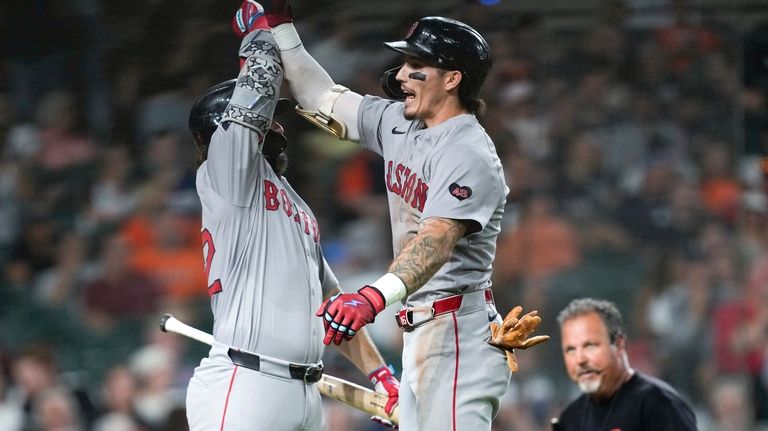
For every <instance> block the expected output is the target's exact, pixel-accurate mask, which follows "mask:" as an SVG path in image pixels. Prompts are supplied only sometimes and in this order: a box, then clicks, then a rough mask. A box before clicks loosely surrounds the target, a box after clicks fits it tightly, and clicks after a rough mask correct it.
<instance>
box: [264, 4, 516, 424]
mask: <svg viewBox="0 0 768 431" xmlns="http://www.w3.org/2000/svg"><path fill="white" fill-rule="evenodd" d="M266 14H267V20H268V21H269V23H270V25H271V26H272V27H273V34H274V36H275V41H276V42H277V44H278V46H279V47H280V51H281V52H280V55H281V57H282V59H283V66H284V69H285V77H286V81H287V82H289V83H290V86H291V91H292V93H293V95H294V97H295V98H296V99H297V100H298V101H299V103H300V104H301V106H302V107H303V111H301V112H300V113H302V114H303V115H304V116H305V117H307V118H308V119H309V120H310V121H312V122H313V123H315V124H316V125H318V126H320V127H322V128H324V129H325V130H326V131H328V132H330V133H333V134H335V135H336V136H338V137H339V138H342V139H349V140H354V141H359V142H360V144H361V145H362V146H363V147H364V148H366V149H369V150H371V151H373V152H375V153H377V154H379V155H380V156H381V157H383V158H384V162H385V170H384V172H383V175H384V178H385V181H386V187H387V190H388V200H389V208H390V220H391V223H392V233H393V251H394V256H395V258H394V261H393V262H392V264H391V265H390V267H389V270H388V272H387V273H386V274H384V275H383V276H382V277H381V278H379V279H378V280H375V281H372V282H371V284H370V285H366V286H363V287H362V288H360V289H359V290H358V291H357V292H354V293H343V294H339V295H334V296H333V297H331V298H329V299H328V300H326V301H325V302H324V303H323V305H322V307H320V308H319V309H318V312H317V315H318V316H319V317H321V318H322V319H323V322H324V324H325V328H326V335H325V339H324V342H325V343H326V344H330V343H334V344H340V343H342V341H343V340H354V338H353V337H356V335H355V334H357V333H358V332H359V331H360V328H362V327H363V325H365V324H368V323H372V322H373V321H374V319H375V317H376V315H377V314H378V313H380V312H381V311H382V310H383V309H384V308H385V307H387V306H389V305H391V304H395V303H402V304H403V305H404V307H403V308H402V309H401V310H400V311H399V313H398V315H397V317H398V324H399V325H400V326H401V327H402V328H403V329H404V348H403V356H402V363H403V374H402V377H401V383H402V385H401V387H400V427H401V429H403V430H419V431H425V430H439V431H445V430H471V431H478V430H490V429H491V420H492V418H493V417H494V416H495V415H496V413H497V411H498V408H499V399H500V398H501V396H502V395H503V394H504V393H505V392H506V390H507V387H508V384H509V379H510V369H509V368H508V367H507V366H506V357H505V354H504V351H503V350H502V349H499V348H497V347H494V346H492V345H490V344H488V343H487V341H488V340H489V339H490V337H491V331H490V329H489V322H496V323H500V322H501V318H500V316H499V315H498V314H497V313H496V310H495V307H494V304H493V295H492V293H491V289H490V287H491V281H490V278H491V263H492V261H493V257H494V254H495V251H496V237H497V236H498V234H499V231H500V222H501V217H502V212H503V208H504V203H505V199H506V194H507V192H508V189H507V187H506V185H505V183H504V174H503V171H502V166H501V163H500V162H499V158H498V157H497V154H496V149H495V147H494V144H493V142H492V141H491V139H490V138H489V137H488V135H487V134H486V133H485V131H484V129H483V128H482V127H481V126H480V124H479V123H478V120H477V118H476V115H477V114H478V113H480V112H481V111H482V109H483V102H482V101H481V100H480V99H478V94H479V92H480V88H481V86H482V84H483V81H484V79H485V77H486V75H487V73H488V70H489V69H490V67H491V55H490V50H489V47H488V44H487V43H486V41H485V40H484V39H483V37H482V36H481V35H480V34H479V33H478V32H477V31H475V30H474V29H473V28H471V27H470V26H468V25H466V24H464V23H462V22H459V21H455V20H451V19H447V18H441V17H426V18H422V19H419V20H418V21H417V22H416V23H415V24H414V25H413V26H412V27H411V29H410V31H409V32H408V34H407V35H406V37H405V39H404V40H401V41H397V42H389V43H387V44H386V45H387V47H389V48H390V49H393V50H395V51H397V52H399V53H402V54H403V55H404V56H405V57H404V62H403V64H402V66H400V67H397V68H395V69H392V70H389V71H387V72H385V73H384V76H383V79H382V83H383V87H384V90H385V92H386V93H387V94H388V95H389V96H390V97H391V99H382V98H379V97H374V96H365V97H363V96H361V95H359V94H356V93H354V92H352V91H349V90H348V89H347V88H345V87H343V86H340V85H336V84H335V83H334V82H333V81H332V80H331V78H330V76H329V75H328V74H327V73H326V72H325V71H324V70H323V69H322V68H321V66H320V65H318V64H317V63H316V62H315V61H314V59H313V58H312V57H311V56H310V55H309V53H308V52H307V51H306V49H305V48H304V47H303V45H302V42H301V40H300V38H299V35H298V33H297V32H296V29H295V28H294V26H293V24H292V20H293V17H292V14H291V10H290V6H289V4H288V2H287V1H284V0H274V1H271V2H270V3H268V8H267V11H266Z"/></svg>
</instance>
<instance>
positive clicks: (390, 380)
mask: <svg viewBox="0 0 768 431" xmlns="http://www.w3.org/2000/svg"><path fill="white" fill-rule="evenodd" d="M393 372H394V370H393V369H392V368H390V367H388V366H386V365H382V366H381V367H379V368H377V369H376V370H374V371H373V372H372V373H371V374H368V380H370V381H371V383H373V387H374V388H376V392H378V393H380V394H385V395H386V396H387V397H389V399H388V400H387V405H386V406H385V407H384V411H385V412H386V413H387V414H388V415H391V414H392V409H394V408H395V406H396V405H397V403H398V401H399V400H400V382H398V381H397V379H396V378H395V376H394V375H393Z"/></svg>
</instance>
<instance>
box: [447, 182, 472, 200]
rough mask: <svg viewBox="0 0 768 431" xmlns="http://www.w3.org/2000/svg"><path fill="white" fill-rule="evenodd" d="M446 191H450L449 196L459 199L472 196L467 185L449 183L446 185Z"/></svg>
mask: <svg viewBox="0 0 768 431" xmlns="http://www.w3.org/2000/svg"><path fill="white" fill-rule="evenodd" d="M448 191H449V192H451V196H453V197H455V198H456V199H458V200H460V201H463V200H464V199H467V198H468V197H470V196H472V189H471V188H469V186H460V185H458V184H456V183H451V185H450V186H448Z"/></svg>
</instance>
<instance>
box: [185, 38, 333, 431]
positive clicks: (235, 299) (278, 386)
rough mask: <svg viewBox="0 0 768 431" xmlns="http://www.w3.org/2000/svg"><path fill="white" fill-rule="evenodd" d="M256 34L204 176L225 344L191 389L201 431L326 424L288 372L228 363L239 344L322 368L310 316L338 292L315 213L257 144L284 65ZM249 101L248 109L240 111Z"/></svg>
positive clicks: (214, 290) (317, 326)
mask: <svg viewBox="0 0 768 431" xmlns="http://www.w3.org/2000/svg"><path fill="white" fill-rule="evenodd" d="M254 33H258V35H257V36H256V37H254V38H253V39H252V40H251V43H252V44H258V49H255V50H254V53H253V56H252V57H249V59H248V62H247V63H246V64H247V65H246V66H245V67H244V68H243V69H244V70H243V71H241V74H240V76H239V77H238V83H237V86H236V87H235V92H234V94H233V96H232V99H231V102H230V105H229V106H228V107H227V110H226V111H225V112H226V114H225V117H224V120H223V121H222V124H221V125H220V126H219V127H218V129H217V130H216V132H215V133H214V134H213V137H212V138H211V142H210V145H209V150H208V158H207V160H206V161H205V162H203V164H202V165H201V166H200V167H199V168H198V171H197V191H198V194H199V196H200V200H201V202H202V236H203V257H204V270H205V272H206V274H207V277H208V283H209V285H208V293H209V295H210V297H211V309H212V311H213V316H214V324H213V335H214V338H215V339H216V341H217V342H216V343H215V344H214V346H213V347H212V348H211V350H210V353H209V355H208V357H207V358H205V359H203V360H202V361H201V363H200V366H199V367H197V368H196V369H195V372H194V375H193V377H192V379H191V380H190V383H189V388H188V391H187V416H188V419H189V423H190V429H191V430H193V431H194V430H211V429H226V430H230V431H232V430H254V429H280V430H319V429H322V428H323V417H322V409H321V401H320V395H319V392H318V391H317V388H316V386H314V385H306V384H305V383H304V382H303V381H301V380H296V379H291V378H290V377H289V374H288V368H287V366H280V365H277V364H275V363H269V361H265V360H264V359H263V358H262V361H261V371H254V370H251V369H248V368H243V367H238V366H235V365H233V363H232V361H231V360H230V359H229V357H228V356H227V350H228V349H229V348H230V347H234V348H236V349H239V350H242V351H246V352H251V353H256V354H259V355H266V356H269V357H272V358H277V359H279V360H282V361H289V362H292V363H298V364H315V363H318V362H319V361H320V359H321V356H322V354H323V348H324V346H323V344H322V338H323V335H322V334H323V333H324V330H323V324H322V321H321V319H318V318H317V317H315V316H314V312H315V310H316V309H317V308H318V307H319V306H320V304H321V302H322V299H323V295H324V293H325V292H327V291H329V290H330V289H332V288H334V287H337V285H338V282H337V280H336V279H335V277H334V275H333V273H332V272H331V271H330V268H328V266H327V264H326V262H325V260H324V259H323V258H322V254H321V252H320V246H319V239H320V232H319V229H318V225H317V221H316V219H315V217H314V215H313V214H312V211H311V210H310V209H309V207H308V206H307V205H306V204H305V203H304V201H303V200H302V199H301V198H300V197H299V196H298V194H296V192H295V191H294V190H293V188H292V187H291V186H290V185H289V184H288V182H287V181H286V180H285V178H283V177H280V176H278V175H276V174H275V172H274V171H273V170H272V168H271V166H270V165H269V163H268V162H267V160H266V159H265V158H264V156H263V154H262V153H261V140H260V136H263V135H264V134H265V133H266V131H267V129H268V128H269V125H270V123H271V118H272V112H273V111H274V103H275V101H276V97H277V94H278V93H279V88H280V81H281V79H282V68H281V66H280V60H279V57H278V52H277V49H276V47H274V42H273V41H272V36H271V34H270V33H268V32H254ZM254 33H251V35H253V34H254ZM249 36H250V35H249ZM247 43H248V41H247V40H246V41H245V42H244V45H245V44H247ZM241 54H242V51H241ZM252 78H256V79H255V80H254V79H252ZM249 92H250V93H249ZM254 92H255V93H256V95H255V96H254V94H253V93H254ZM247 99H250V100H251V102H248V103H247V104H239V103H242V101H244V100H247ZM254 99H255V100H254Z"/></svg>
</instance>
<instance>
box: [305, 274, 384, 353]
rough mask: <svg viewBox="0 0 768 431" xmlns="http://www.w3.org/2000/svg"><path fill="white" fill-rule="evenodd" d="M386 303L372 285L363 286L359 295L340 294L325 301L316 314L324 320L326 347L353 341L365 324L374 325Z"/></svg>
mask: <svg viewBox="0 0 768 431" xmlns="http://www.w3.org/2000/svg"><path fill="white" fill-rule="evenodd" d="M385 305H386V302H384V295H382V293H381V292H379V289H377V288H375V287H373V286H364V287H363V288H362V289H360V290H358V291H357V293H340V294H337V295H334V296H332V297H330V298H328V299H326V300H325V301H324V302H323V303H322V304H321V305H320V308H318V309H317V312H316V313H315V315H316V316H317V317H322V318H323V323H324V324H325V338H324V339H323V343H325V344H326V345H328V344H331V341H333V343H334V344H336V345H339V344H341V341H342V340H344V339H346V340H347V341H349V340H351V339H352V337H354V336H355V334H356V333H357V331H359V330H360V328H362V327H363V326H364V325H367V324H369V323H372V322H373V321H374V319H375V318H376V315H377V314H379V313H381V310H383V309H384V306H385Z"/></svg>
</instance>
